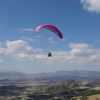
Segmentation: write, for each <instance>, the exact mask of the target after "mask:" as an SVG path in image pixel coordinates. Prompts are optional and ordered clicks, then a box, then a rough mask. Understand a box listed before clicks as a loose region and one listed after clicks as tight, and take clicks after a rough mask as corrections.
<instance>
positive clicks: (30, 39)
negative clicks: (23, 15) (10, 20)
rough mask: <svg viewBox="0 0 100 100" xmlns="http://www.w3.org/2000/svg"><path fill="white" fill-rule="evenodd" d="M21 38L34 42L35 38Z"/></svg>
mask: <svg viewBox="0 0 100 100" xmlns="http://www.w3.org/2000/svg"><path fill="white" fill-rule="evenodd" d="M21 39H23V40H26V41H31V42H34V41H36V39H32V38H28V37H21Z"/></svg>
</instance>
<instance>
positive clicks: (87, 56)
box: [17, 43, 100, 67]
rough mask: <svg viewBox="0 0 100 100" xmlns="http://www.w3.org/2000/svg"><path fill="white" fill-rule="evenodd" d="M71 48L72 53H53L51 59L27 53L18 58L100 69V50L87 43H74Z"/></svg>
mask: <svg viewBox="0 0 100 100" xmlns="http://www.w3.org/2000/svg"><path fill="white" fill-rule="evenodd" d="M69 47H70V48H71V50H70V51H52V54H53V56H52V57H51V58H49V57H47V55H46V54H37V55H35V54H34V55H33V54H32V55H28V54H25V53H24V54H19V55H17V58H19V59H23V60H26V59H28V60H33V61H42V62H46V63H66V64H73V65H80V66H84V65H85V66H97V67H100V49H94V48H93V46H91V45H88V44H85V43H81V44H73V43H72V44H70V45H69Z"/></svg>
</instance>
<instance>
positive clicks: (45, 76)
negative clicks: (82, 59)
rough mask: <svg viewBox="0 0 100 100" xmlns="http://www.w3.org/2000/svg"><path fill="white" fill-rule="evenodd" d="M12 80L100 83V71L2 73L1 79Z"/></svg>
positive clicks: (0, 73)
mask: <svg viewBox="0 0 100 100" xmlns="http://www.w3.org/2000/svg"><path fill="white" fill-rule="evenodd" d="M3 78H5V79H9V78H10V79H11V78H14V79H16V78H20V79H22V80H27V81H28V80H31V81H36V82H37V81H38V82H40V81H45V82H47V83H53V82H58V81H62V80H68V79H71V80H76V81H86V82H94V81H100V71H85V70H81V71H77V70H75V71H55V72H47V73H37V74H25V73H22V72H16V71H5V72H0V79H3Z"/></svg>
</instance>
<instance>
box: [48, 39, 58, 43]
mask: <svg viewBox="0 0 100 100" xmlns="http://www.w3.org/2000/svg"><path fill="white" fill-rule="evenodd" d="M50 42H51V43H52V44H58V42H55V41H53V40H52V41H50Z"/></svg>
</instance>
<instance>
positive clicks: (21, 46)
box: [6, 40, 33, 52]
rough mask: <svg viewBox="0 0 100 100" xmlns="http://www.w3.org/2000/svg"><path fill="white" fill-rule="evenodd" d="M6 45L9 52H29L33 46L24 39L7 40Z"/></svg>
mask: <svg viewBox="0 0 100 100" xmlns="http://www.w3.org/2000/svg"><path fill="white" fill-rule="evenodd" d="M6 46H7V48H8V50H9V52H28V51H32V49H33V48H32V47H31V46H30V45H29V44H28V43H27V42H25V41H23V40H16V41H7V42H6Z"/></svg>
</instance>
